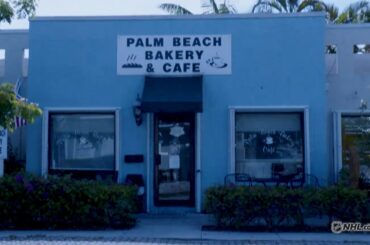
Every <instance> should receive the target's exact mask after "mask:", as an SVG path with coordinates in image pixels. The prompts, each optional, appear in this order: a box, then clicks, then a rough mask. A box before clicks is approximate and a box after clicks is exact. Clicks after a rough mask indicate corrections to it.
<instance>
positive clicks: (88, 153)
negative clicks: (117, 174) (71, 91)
mask: <svg viewBox="0 0 370 245" xmlns="http://www.w3.org/2000/svg"><path fill="white" fill-rule="evenodd" d="M49 123H50V127H49V130H50V133H49V168H51V169H54V170H114V169H115V116H114V114H113V113H101V114H91V113H86V114H75V113H73V114H72V113H70V114H67V113H65V114H62V113H58V114H54V113H53V114H50V118H49Z"/></svg>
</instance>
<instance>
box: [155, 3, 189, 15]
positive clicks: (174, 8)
mask: <svg viewBox="0 0 370 245" xmlns="http://www.w3.org/2000/svg"><path fill="white" fill-rule="evenodd" d="M159 8H160V9H162V10H164V11H166V12H168V13H170V14H173V15H190V14H193V13H192V12H190V11H189V10H187V9H186V8H184V7H182V6H180V5H178V4H173V3H162V4H161V5H159Z"/></svg>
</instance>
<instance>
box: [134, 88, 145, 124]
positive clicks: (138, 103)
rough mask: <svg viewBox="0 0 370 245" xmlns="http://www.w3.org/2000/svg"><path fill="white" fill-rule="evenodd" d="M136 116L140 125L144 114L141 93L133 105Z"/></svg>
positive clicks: (136, 120)
mask: <svg viewBox="0 0 370 245" xmlns="http://www.w3.org/2000/svg"><path fill="white" fill-rule="evenodd" d="M133 112H134V118H135V122H136V125H137V126H140V125H141V124H142V123H143V115H142V110H141V99H140V96H139V94H137V96H136V102H135V104H134V106H133Z"/></svg>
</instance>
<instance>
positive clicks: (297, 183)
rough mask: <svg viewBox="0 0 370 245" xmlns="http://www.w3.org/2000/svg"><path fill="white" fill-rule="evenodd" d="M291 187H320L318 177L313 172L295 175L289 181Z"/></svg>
mask: <svg viewBox="0 0 370 245" xmlns="http://www.w3.org/2000/svg"><path fill="white" fill-rule="evenodd" d="M289 186H290V187H291V188H304V187H313V188H320V182H319V179H318V178H317V177H316V176H315V175H313V174H303V175H300V176H297V177H296V178H294V179H292V180H291V181H290V182H289Z"/></svg>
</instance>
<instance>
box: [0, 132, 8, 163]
mask: <svg viewBox="0 0 370 245" xmlns="http://www.w3.org/2000/svg"><path fill="white" fill-rule="evenodd" d="M7 155H8V133H7V131H6V129H3V128H2V127H0V159H6V158H7Z"/></svg>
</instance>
